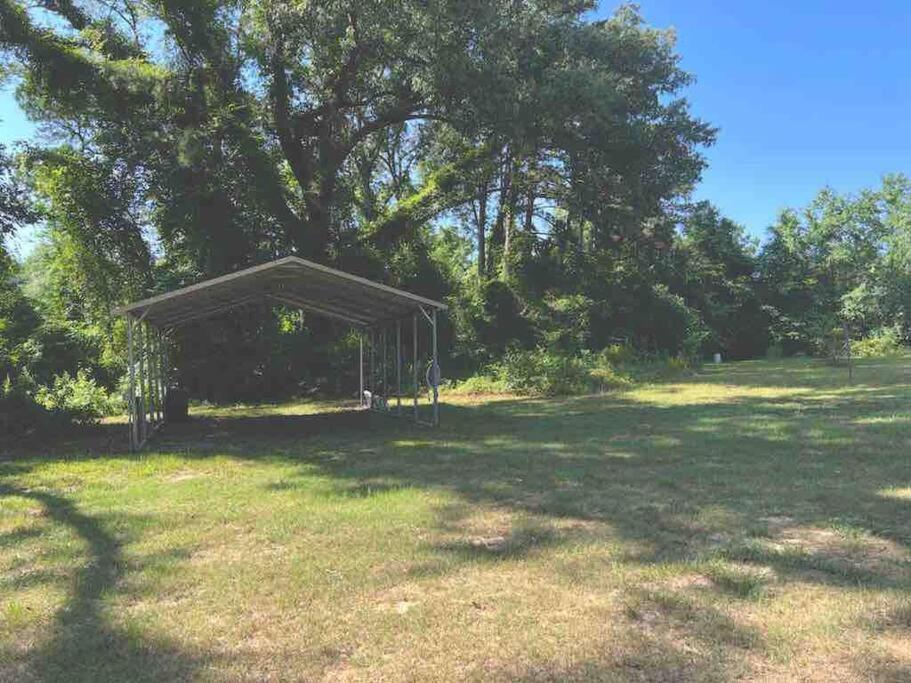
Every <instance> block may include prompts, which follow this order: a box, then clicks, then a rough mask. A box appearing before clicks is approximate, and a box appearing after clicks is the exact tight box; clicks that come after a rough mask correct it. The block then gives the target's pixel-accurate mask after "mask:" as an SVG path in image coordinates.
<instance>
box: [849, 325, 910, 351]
mask: <svg viewBox="0 0 911 683" xmlns="http://www.w3.org/2000/svg"><path fill="white" fill-rule="evenodd" d="M903 352H904V346H902V340H901V336H900V335H899V331H898V330H897V329H896V328H894V327H886V328H884V329H881V330H877V331H876V332H875V333H874V334H871V335H870V336H869V337H867V338H866V339H861V340H860V341H857V342H854V343H853V344H851V355H852V356H856V357H857V358H877V357H883V356H898V355H900V354H902V353H903Z"/></svg>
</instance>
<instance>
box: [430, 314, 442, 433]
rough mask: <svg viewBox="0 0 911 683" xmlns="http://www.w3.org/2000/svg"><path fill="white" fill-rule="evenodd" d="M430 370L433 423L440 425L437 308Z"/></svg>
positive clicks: (434, 315) (434, 318)
mask: <svg viewBox="0 0 911 683" xmlns="http://www.w3.org/2000/svg"><path fill="white" fill-rule="evenodd" d="M432 368H433V369H432V370H431V371H430V375H431V379H432V381H433V424H434V426H439V424H440V403H439V396H440V388H439V384H440V363H439V361H438V360H437V309H435V308H434V309H433V366H432Z"/></svg>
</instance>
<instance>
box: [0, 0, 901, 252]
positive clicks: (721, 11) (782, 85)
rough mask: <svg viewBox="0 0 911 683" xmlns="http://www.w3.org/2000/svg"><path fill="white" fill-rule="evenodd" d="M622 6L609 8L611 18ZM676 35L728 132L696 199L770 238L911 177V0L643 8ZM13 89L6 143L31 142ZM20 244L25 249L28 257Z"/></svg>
mask: <svg viewBox="0 0 911 683" xmlns="http://www.w3.org/2000/svg"><path fill="white" fill-rule="evenodd" d="M617 4H618V3H616V2H612V1H607V0H605V2H603V4H602V7H601V10H600V11H599V13H600V14H601V15H604V14H606V13H608V12H609V11H611V10H612V9H613V8H614V7H616V6H617ZM640 6H641V8H642V12H643V14H644V15H645V18H646V20H647V21H648V22H649V23H650V24H652V25H654V26H659V27H674V28H676V30H677V35H678V51H679V53H680V54H681V56H682V60H683V61H682V63H683V67H684V68H685V69H687V70H688V71H690V72H691V73H693V74H694V75H695V76H696V78H697V81H696V83H695V84H694V85H693V86H692V87H691V88H690V89H689V91H688V93H687V96H688V98H689V100H690V102H691V103H692V107H693V111H694V112H695V113H696V114H697V115H698V116H700V117H702V118H704V119H705V120H707V121H709V122H710V123H712V124H714V125H716V126H718V127H719V128H720V133H719V136H718V142H717V144H716V145H715V147H714V148H712V149H710V150H708V151H707V156H708V160H709V168H708V170H707V171H706V172H705V174H704V176H703V181H702V183H701V184H700V185H699V187H698V189H697V190H696V197H697V198H699V199H709V200H711V201H712V202H714V203H715V204H717V205H718V206H719V207H720V208H721V210H722V211H723V212H724V213H725V214H726V215H727V216H729V217H731V218H733V219H734V220H736V221H738V222H740V223H742V224H743V225H745V226H746V227H747V229H748V230H749V232H750V233H752V234H754V235H757V236H761V235H762V234H763V233H764V232H765V229H766V227H768V225H769V224H770V223H771V222H772V221H773V220H774V219H775V216H776V214H777V213H778V211H779V210H781V209H782V208H784V207H788V206H802V205H805V204H806V203H807V202H808V201H809V200H810V199H811V198H812V197H813V195H814V194H815V193H816V192H817V190H819V189H820V188H821V187H823V186H825V185H829V186H831V187H833V188H834V189H836V190H838V191H843V192H853V191H856V190H859V189H861V188H864V187H871V186H875V185H876V184H877V183H878V182H879V179H880V177H881V176H882V175H883V174H885V173H892V172H904V173H906V174H911V0H866V1H864V2H856V0H855V1H853V2H845V1H844V0H791V1H790V2H787V1H785V0H769V1H767V2H756V1H755V0H752V1H747V0H718V1H716V2H712V1H711V0H686V2H681V1H680V0H642V1H641V2H640ZM33 132H34V128H33V127H32V126H31V125H30V124H29V123H28V122H27V121H26V120H25V117H24V116H23V115H22V112H21V111H20V110H19V108H18V107H17V105H16V102H15V100H14V98H13V95H12V92H11V90H10V89H9V87H7V88H5V89H3V90H0V143H6V144H9V143H11V142H13V141H15V140H20V139H23V138H27V137H29V136H30V135H31V134H33ZM29 241H30V240H29V239H28V236H22V237H20V240H19V242H20V247H19V251H20V252H22V251H23V250H27V249H28V246H27V245H28V243H29Z"/></svg>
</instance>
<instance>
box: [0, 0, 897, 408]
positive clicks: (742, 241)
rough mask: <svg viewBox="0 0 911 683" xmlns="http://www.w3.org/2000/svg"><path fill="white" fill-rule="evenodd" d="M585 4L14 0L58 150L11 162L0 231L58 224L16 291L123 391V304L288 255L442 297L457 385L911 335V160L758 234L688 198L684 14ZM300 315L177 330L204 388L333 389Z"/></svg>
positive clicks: (313, 324) (36, 112)
mask: <svg viewBox="0 0 911 683" xmlns="http://www.w3.org/2000/svg"><path fill="white" fill-rule="evenodd" d="M593 6H594V5H593V2H589V1H587V0H530V1H529V2H521V3H518V2H513V1H512V0H487V1H484V2H474V1H469V2H466V1H464V0H392V1H391V2H390V1H388V0H383V1H379V0H359V1H358V2H353V1H350V0H331V1H327V2H307V1H304V0H300V1H295V2H286V1H276V0H233V1H228V2H224V1H221V2H216V1H215V0H200V1H197V2H189V3H188V2H185V1H184V0H156V1H155V2H146V1H137V0H40V1H39V2H38V3H37V4H26V3H25V2H22V1H21V0H0V52H2V54H3V55H4V59H5V64H6V67H5V68H6V70H7V71H8V72H9V73H10V74H12V75H13V77H15V78H16V79H18V88H17V96H18V99H19V102H20V103H21V105H22V107H23V108H24V110H25V111H26V112H27V113H28V115H29V116H30V117H31V118H32V119H34V120H35V121H37V122H38V123H39V124H40V126H41V129H42V132H43V140H44V142H43V143H42V144H31V145H29V146H27V147H26V148H24V149H23V150H21V151H20V152H19V153H18V155H17V159H16V163H15V164H14V163H13V159H11V158H9V157H8V155H0V162H2V163H0V234H2V233H4V232H9V231H10V230H11V229H12V227H13V226H15V225H17V224H22V223H24V222H26V221H30V220H33V219H35V218H36V217H39V216H40V219H41V221H42V222H43V224H44V234H45V239H44V245H43V246H42V247H41V248H40V249H39V250H38V251H37V252H36V253H35V254H34V255H33V256H32V257H31V259H30V262H29V263H28V264H26V266H25V268H24V269H23V270H22V273H21V274H19V275H17V276H16V278H13V279H9V278H7V280H6V281H7V282H8V283H13V284H15V283H16V282H20V281H23V278H24V281H25V282H26V287H25V291H26V292H31V294H30V296H29V301H30V302H31V303H30V304H29V305H30V306H32V308H33V311H34V312H35V314H36V315H39V316H43V319H44V320H46V321H48V322H49V323H51V322H55V321H56V322H55V324H56V323H59V324H64V325H68V326H71V327H73V328H74V329H78V330H80V331H81V332H80V334H82V335H83V336H82V337H80V339H85V338H89V337H90V338H93V339H99V340H102V341H99V342H98V347H97V348H98V349H100V350H99V351H98V353H97V354H96V356H95V357H94V360H92V361H91V364H92V367H93V368H94V370H93V372H95V374H96V375H97V376H98V377H99V378H101V377H102V376H103V377H105V378H106V380H105V381H108V382H109V383H110V382H111V381H112V380H111V377H112V376H113V375H115V374H116V372H115V371H114V370H111V368H114V367H115V366H116V364H117V362H120V363H121V367H122V331H120V330H119V328H118V327H117V325H116V324H115V323H114V321H112V320H111V319H110V315H109V310H110V308H111V307H112V306H113V305H115V304H117V303H122V302H123V301H124V300H127V299H134V298H138V297H140V296H144V295H147V294H152V293H155V292H158V291H162V290H164V289H168V288H173V287H175V286H179V285H181V284H187V283H190V282H193V281H196V280H198V279H201V278H203V277H210V276H214V275H218V274H221V273H224V272H228V271H231V270H235V269H237V268H240V267H243V266H247V265H250V264H254V263H259V262H263V261H265V260H268V259H271V258H276V257H279V256H282V255H287V254H299V255H302V256H305V257H307V258H311V259H314V260H316V261H320V262H324V263H327V264H331V265H334V266H337V267H340V268H343V269H345V270H349V271H352V272H356V273H359V274H362V275H365V276H367V277H371V278H374V279H377V280H381V281H386V282H389V283H391V284H394V285H398V286H402V287H405V288H411V289H415V290H416V291H419V292H421V293H422V294H425V295H427V296H430V297H434V298H446V299H448V300H449V301H450V303H452V304H453V306H452V315H451V317H450V320H449V321H448V323H447V327H446V328H445V329H444V335H443V343H444V345H445V347H446V349H447V351H448V355H449V358H448V361H447V362H448V367H449V369H450V371H451V372H452V373H456V374H458V373H470V372H474V371H476V370H478V368H480V367H482V366H484V365H485V364H488V363H491V362H495V361H497V360H498V359H499V358H502V357H503V355H504V354H505V353H506V352H507V351H508V350H510V349H515V348H518V349H526V350H528V349H535V348H546V349H549V350H552V351H554V352H559V353H579V352H582V351H585V350H595V351H596V350H598V349H602V348H604V347H605V346H608V345H611V344H618V343H619V344H626V345H629V346H632V347H635V348H636V349H639V350H640V351H641V352H644V353H651V354H666V355H674V354H684V355H687V356H692V357H698V356H700V355H701V354H705V353H710V352H714V351H721V352H723V353H725V354H726V355H729V356H733V357H751V356H755V355H757V354H762V353H765V351H766V349H767V347H769V346H770V345H772V346H775V347H781V348H782V349H783V350H784V352H796V351H804V352H813V351H814V350H816V349H817V347H818V345H819V344H818V340H819V338H820V336H821V335H822V336H825V335H824V334H823V333H822V332H820V330H822V329H823V328H827V327H831V326H832V325H833V321H834V320H838V321H846V322H847V323H849V324H850V325H851V329H852V330H854V333H855V334H856V335H858V336H864V335H869V334H873V333H876V331H877V330H882V329H886V328H889V329H896V330H900V333H901V334H902V335H905V336H907V335H908V323H907V320H908V318H907V310H908V307H909V293H911V280H909V274H908V273H909V266H911V256H909V254H911V230H909V215H911V211H909V197H911V187H909V181H908V179H907V178H905V177H902V176H889V177H887V178H886V180H885V181H884V184H883V186H882V188H880V189H878V190H870V191H868V192H865V193H862V194H861V195H859V196H856V197H853V196H841V195H838V194H836V193H834V192H831V191H828V190H827V191H823V192H822V193H821V194H820V196H819V197H818V198H817V199H816V200H815V201H814V202H813V203H812V205H811V206H809V207H808V208H807V209H805V210H802V211H798V210H791V211H787V212H785V213H783V214H782V216H781V217H780V219H779V220H778V221H777V223H776V224H775V225H774V226H773V227H772V229H771V231H770V235H769V239H768V241H767V242H766V243H765V244H764V245H763V246H762V247H760V246H759V245H758V244H756V243H754V242H751V241H750V240H748V239H747V238H746V237H745V233H744V230H743V228H742V227H741V226H739V225H737V224H735V223H733V222H732V221H730V220H729V219H727V218H726V217H724V216H722V215H720V213H719V212H718V211H717V209H715V208H714V207H713V206H712V205H711V204H709V203H707V202H701V203H695V204H694V203H692V201H691V200H690V194H691V190H692V189H693V187H694V186H695V184H696V183H697V182H698V181H699V178H700V174H701V172H702V170H703V168H704V166H705V159H704V156H703V152H704V149H705V148H706V147H707V146H709V145H711V144H712V143H713V141H714V139H715V135H716V131H715V130H714V128H713V127H712V126H711V125H710V124H709V123H707V122H704V121H701V120H700V119H698V118H697V117H695V116H694V115H693V114H692V113H691V111H690V109H689V105H688V102H687V100H686V98H685V93H686V88H687V86H688V85H689V84H690V82H691V80H692V76H691V75H690V74H688V73H686V72H685V71H684V70H682V69H681V67H680V58H679V55H678V54H677V53H676V51H675V36H674V34H673V32H671V31H665V30H659V29H656V28H653V27H651V26H649V25H648V24H646V23H645V21H644V19H643V17H642V15H641V14H640V12H639V11H638V9H637V8H636V7H635V6H631V5H630V6H622V7H620V8H619V9H618V10H617V11H616V12H615V13H614V14H613V15H612V16H610V17H609V18H607V19H603V20H591V19H589V18H588V16H589V12H590V10H591V9H593ZM14 165H15V166H16V167H17V168H18V172H17V173H16V174H13V173H11V172H10V171H8V170H6V169H12V168H13V166H14ZM23 183H26V184H27V186H28V192H27V193H26V192H25V191H24V190H23V188H24V185H23ZM13 284H10V285H9V286H10V287H13ZM18 305H19V304H16V306H18ZM17 310H18V309H17ZM23 315H25V314H23ZM29 315H31V314H29ZM25 317H28V316H25ZM295 320H296V319H295V318H293V317H292V316H290V315H289V313H288V312H287V311H282V310H279V309H276V310H269V311H262V310H259V311H248V312H244V313H243V314H242V315H241V316H240V317H238V316H226V317H224V318H222V319H219V320H216V321H215V322H214V323H213V325H214V328H213V327H211V326H210V327H209V328H208V329H205V330H203V329H199V328H193V327H190V328H188V329H186V330H184V331H183V332H182V333H181V334H182V337H181V343H180V344H179V347H180V353H179V354H178V355H177V361H178V363H179V364H180V369H181V374H182V378H183V381H184V382H185V383H186V384H187V385H188V386H192V387H195V388H196V389H197V390H198V393H200V394H204V395H206V397H209V398H213V399H226V398H238V397H239V394H244V395H246V394H248V393H252V394H253V395H259V394H260V393H267V392H268V390H270V389H273V390H274V389H275V388H276V386H281V387H282V389H281V390H282V391H289V392H290V391H294V390H295V387H298V386H299V382H305V383H307V382H316V383H318V377H319V375H320V373H319V371H317V370H316V369H315V367H316V365H317V364H323V365H325V364H326V363H327V362H329V361H328V358H329V357H330V356H331V353H329V352H330V351H331V350H333V349H334V348H335V347H333V346H332V344H336V343H339V342H337V341H331V340H332V339H336V338H337V335H334V330H332V329H330V326H328V325H327V324H325V323H323V322H320V321H317V320H312V319H309V318H308V319H306V320H305V321H304V322H303V323H300V322H299V321H298V322H295ZM36 324H37V323H36ZM23 329H24V328H23ZM213 330H214V331H213ZM86 335H88V337H86ZM228 339H233V340H235V341H236V342H237V343H236V344H235V346H234V350H233V351H232V350H230V349H229V345H228V344H227V343H226V340H228ZM216 348H217V349H218V353H213V350H214V349H216ZM302 348H307V349H308V350H309V352H310V356H309V357H310V358H311V359H312V363H313V364H312V365H311V364H309V362H307V363H304V364H303V366H302V362H301V361H300V355H301V353H300V350H301V349H302ZM118 354H121V355H120V356H119V355H118ZM117 358H120V359H121V360H119V361H117V360H116V359H117ZM111 363H113V365H111ZM304 366H306V367H304ZM68 371H69V369H68ZM289 376H293V377H295V378H296V379H295V381H294V382H291V383H290V384H289V383H288V380H287V378H288V377H289ZM238 387H243V389H238Z"/></svg>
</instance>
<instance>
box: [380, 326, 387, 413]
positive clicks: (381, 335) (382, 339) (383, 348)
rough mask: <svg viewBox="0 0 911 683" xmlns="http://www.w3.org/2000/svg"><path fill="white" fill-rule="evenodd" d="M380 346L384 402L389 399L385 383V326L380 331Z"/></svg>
mask: <svg viewBox="0 0 911 683" xmlns="http://www.w3.org/2000/svg"><path fill="white" fill-rule="evenodd" d="M380 348H381V349H382V350H383V363H382V368H383V369H382V372H383V402H384V403H385V402H386V401H388V400H389V386H388V384H387V383H386V359H387V358H388V356H389V354H388V353H387V350H386V328H385V327H383V329H382V330H381V331H380Z"/></svg>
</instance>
